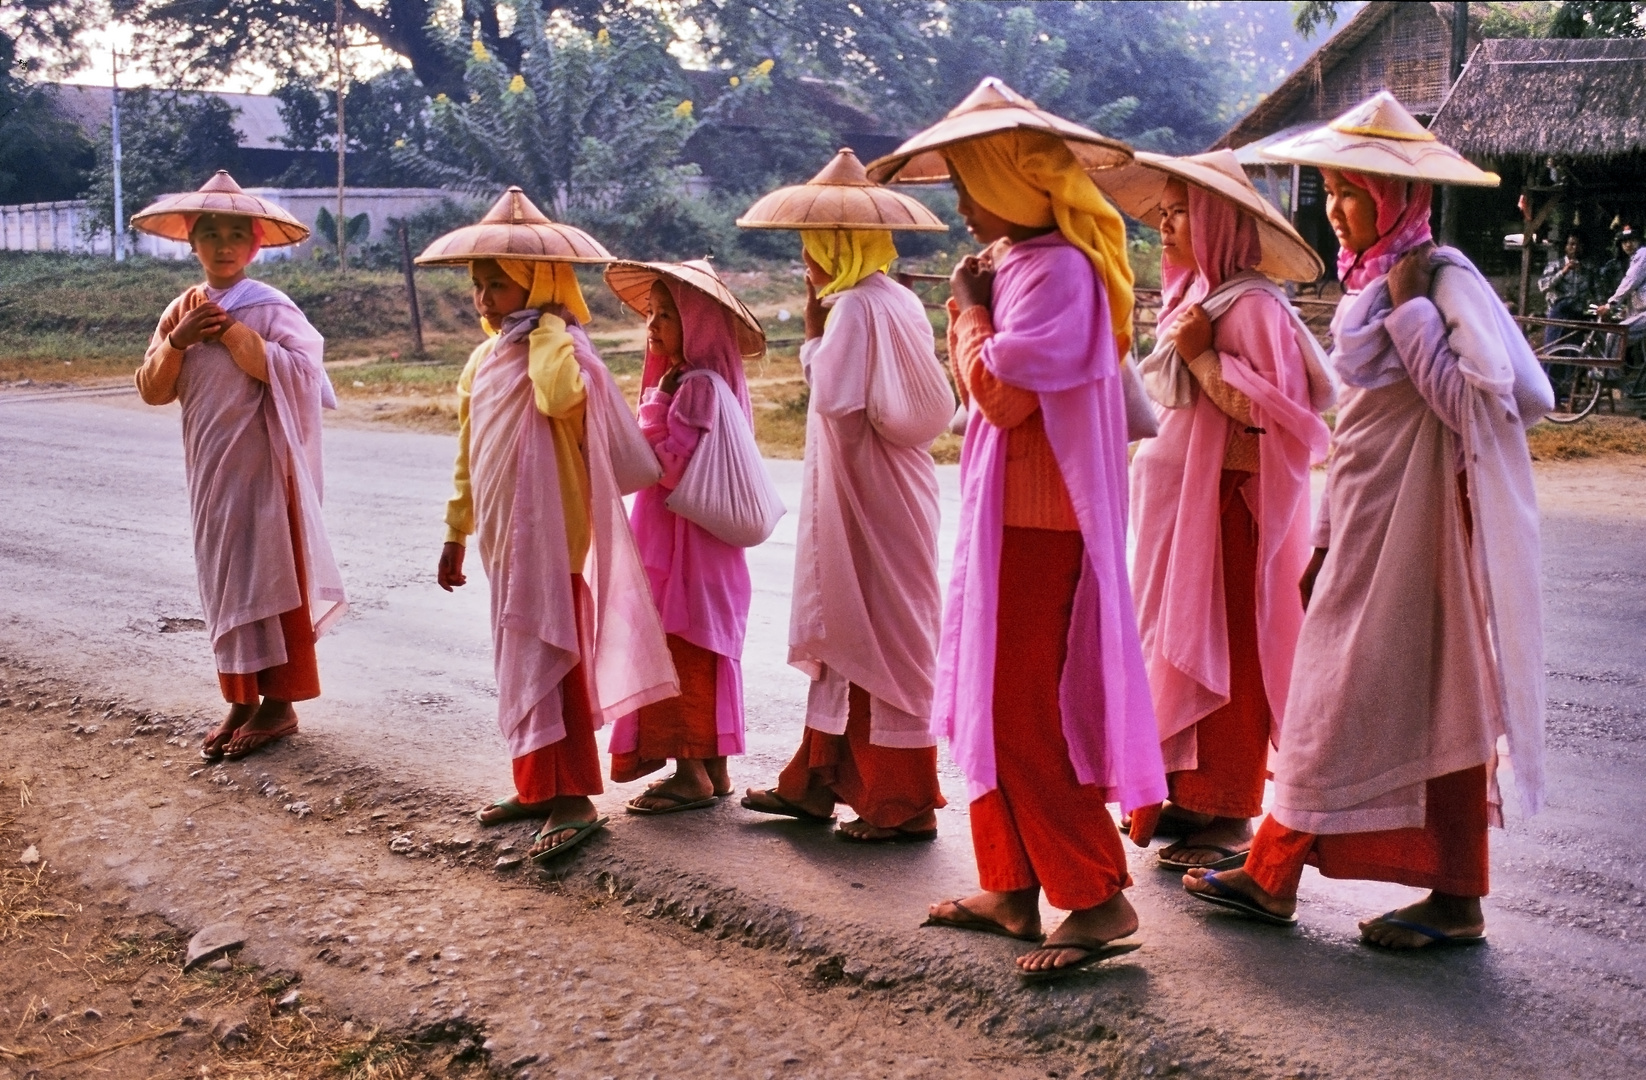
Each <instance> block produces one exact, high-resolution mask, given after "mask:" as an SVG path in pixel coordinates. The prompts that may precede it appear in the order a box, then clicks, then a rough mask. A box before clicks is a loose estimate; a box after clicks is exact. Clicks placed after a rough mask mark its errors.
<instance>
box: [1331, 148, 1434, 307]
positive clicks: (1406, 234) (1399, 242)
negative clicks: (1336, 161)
mask: <svg viewBox="0 0 1646 1080" xmlns="http://www.w3.org/2000/svg"><path fill="white" fill-rule="evenodd" d="M1343 179H1345V180H1347V181H1348V182H1349V183H1351V184H1353V185H1354V186H1355V187H1357V188H1365V189H1366V190H1367V191H1369V192H1371V193H1372V200H1373V201H1374V202H1376V203H1377V243H1375V244H1373V245H1372V246H1371V247H1369V248H1367V249H1366V250H1365V251H1362V252H1361V253H1360V254H1358V255H1356V254H1355V253H1354V252H1352V251H1350V250H1349V249H1348V248H1343V249H1341V250H1340V251H1338V253H1337V279H1338V280H1339V281H1341V282H1343V288H1344V291H1346V292H1357V291H1359V290H1360V289H1364V288H1365V287H1366V284H1367V283H1368V282H1370V281H1373V280H1375V279H1376V278H1380V277H1382V276H1383V275H1384V274H1387V273H1388V272H1389V271H1390V270H1391V269H1393V268H1394V265H1395V263H1396V262H1397V261H1399V259H1400V257H1401V256H1402V255H1404V254H1406V253H1407V252H1408V251H1410V250H1412V249H1413V248H1415V247H1417V246H1419V245H1420V244H1426V243H1428V242H1429V241H1431V240H1433V239H1434V236H1433V234H1432V233H1430V232H1429V203H1430V201H1431V199H1432V198H1433V195H1434V188H1433V187H1432V186H1431V185H1429V184H1422V183H1418V182H1417V181H1415V180H1401V179H1397V178H1395V177H1383V176H1369V175H1367V174H1366V173H1357V172H1349V171H1347V170H1344V171H1343Z"/></svg>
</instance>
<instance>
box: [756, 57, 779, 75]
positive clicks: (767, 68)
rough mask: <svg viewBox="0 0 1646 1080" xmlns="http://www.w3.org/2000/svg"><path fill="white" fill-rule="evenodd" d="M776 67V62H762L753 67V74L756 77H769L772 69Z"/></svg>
mask: <svg viewBox="0 0 1646 1080" xmlns="http://www.w3.org/2000/svg"><path fill="white" fill-rule="evenodd" d="M776 66H777V61H775V60H762V61H760V63H758V64H756V65H755V66H754V73H755V74H756V75H770V74H771V73H772V68H774V67H776Z"/></svg>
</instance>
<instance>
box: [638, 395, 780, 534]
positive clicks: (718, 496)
mask: <svg viewBox="0 0 1646 1080" xmlns="http://www.w3.org/2000/svg"><path fill="white" fill-rule="evenodd" d="M688 379H708V380H709V381H710V382H711V383H712V384H713V386H714V389H715V398H716V401H717V407H716V409H715V416H714V423H713V424H712V425H711V426H710V428H709V430H708V431H707V432H705V433H704V435H703V438H702V439H701V440H700V441H699V442H698V444H697V449H696V450H695V451H694V452H693V453H692V458H691V461H690V462H688V463H687V465H686V471H685V473H684V474H683V475H682V476H681V477H680V483H679V484H677V485H675V489H674V491H673V492H672V493H671V494H670V495H669V497H668V499H667V500H666V501H665V502H664V505H665V506H667V507H668V508H669V509H670V510H672V511H674V512H675V513H676V514H679V515H680V516H681V517H683V518H685V519H686V520H687V521H691V522H694V523H696V524H697V525H700V526H702V527H703V528H704V529H707V530H708V531H709V532H710V533H711V534H713V535H714V536H715V537H717V538H718V539H720V540H724V541H725V542H726V543H728V544H731V545H732V546H733V547H745V548H747V547H755V546H757V545H759V544H763V543H765V542H766V539H767V538H768V537H770V536H771V534H772V531H773V530H774V529H776V528H777V522H778V520H779V519H780V518H782V516H783V515H784V514H785V513H787V509H786V508H785V507H784V505H783V500H782V498H781V497H780V496H779V495H778V493H777V487H776V485H774V484H773V483H772V479H771V477H770V476H768V475H767V474H766V466H765V464H764V463H763V462H762V461H761V460H760V448H759V447H757V446H756V445H755V442H754V432H753V431H752V430H751V429H750V428H749V426H748V424H746V423H744V422H742V421H743V406H742V405H740V404H739V403H738V400H737V395H736V394H734V393H733V392H732V388H731V387H730V386H728V385H727V384H726V380H725V379H723V378H721V377H720V376H719V375H717V374H716V373H715V372H712V371H705V370H703V369H698V370H696V371H688V372H686V374H685V375H684V376H683V377H682V378H681V380H680V382H681V385H684V384H685V382H686V380H688Z"/></svg>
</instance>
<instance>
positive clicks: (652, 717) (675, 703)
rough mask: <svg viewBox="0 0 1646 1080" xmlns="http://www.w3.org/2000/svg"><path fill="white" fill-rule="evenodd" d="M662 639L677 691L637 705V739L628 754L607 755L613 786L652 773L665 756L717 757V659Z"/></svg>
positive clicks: (696, 648) (681, 642)
mask: <svg viewBox="0 0 1646 1080" xmlns="http://www.w3.org/2000/svg"><path fill="white" fill-rule="evenodd" d="M668 641H669V655H670V656H672V657H673V658H674V670H675V673H676V674H677V675H679V676H680V693H679V694H677V695H675V696H674V697H672V698H666V699H664V700H663V701H657V702H653V703H652V704H650V705H642V706H641V707H640V712H639V713H638V714H637V715H636V716H635V721H636V727H637V728H638V735H639V739H640V741H639V742H638V743H636V744H635V748H634V750H633V751H631V752H629V753H627V754H613V755H612V780H614V781H615V782H617V783H619V784H622V783H627V782H628V781H630V780H638V779H640V778H641V777H642V776H645V775H646V774H647V773H653V772H656V771H657V770H658V769H661V768H662V767H663V766H664V765H667V764H668V763H669V759H670V758H674V759H675V760H677V761H678V760H679V759H681V758H687V759H692V758H696V759H699V760H701V759H705V758H715V757H719V756H720V729H719V725H718V723H717V720H716V716H717V712H716V706H717V705H718V703H719V698H718V692H719V681H718V671H719V666H720V655H719V654H718V653H714V652H710V651H709V650H708V649H705V648H703V647H702V646H701V645H693V644H692V643H691V642H689V641H687V640H686V639H685V638H683V637H676V636H675V635H674V634H670V635H668Z"/></svg>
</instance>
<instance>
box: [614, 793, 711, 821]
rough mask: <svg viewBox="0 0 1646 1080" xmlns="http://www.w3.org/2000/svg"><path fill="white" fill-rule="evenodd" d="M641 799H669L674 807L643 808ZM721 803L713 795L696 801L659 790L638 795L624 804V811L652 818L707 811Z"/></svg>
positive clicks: (688, 796) (687, 796) (686, 796)
mask: <svg viewBox="0 0 1646 1080" xmlns="http://www.w3.org/2000/svg"><path fill="white" fill-rule="evenodd" d="M641 799H667V800H668V801H669V802H670V803H672V804H673V805H672V806H641V805H640V800H641ZM719 802H720V800H719V799H717V798H715V797H714V796H713V795H706V796H704V797H702V798H700V799H694V798H692V797H691V796H690V795H681V794H678V793H677V792H673V791H664V790H662V789H661V788H659V789H658V790H656V791H645V792H643V793H641V794H639V795H636V796H635V797H634V798H632V799H630V800H629V801H628V802H626V803H624V804H623V809H625V810H627V811H628V812H629V813H631V814H645V815H648V816H651V817H656V816H657V815H658V814H678V813H680V812H681V811H683V810H707V809H708V808H709V807H711V806H715V805H718V804H719Z"/></svg>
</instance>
